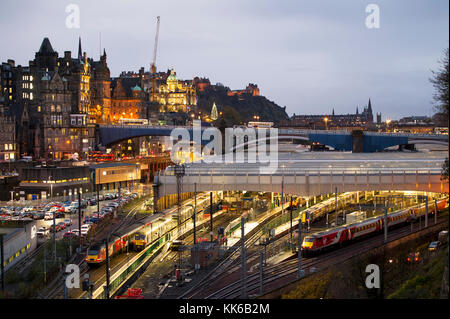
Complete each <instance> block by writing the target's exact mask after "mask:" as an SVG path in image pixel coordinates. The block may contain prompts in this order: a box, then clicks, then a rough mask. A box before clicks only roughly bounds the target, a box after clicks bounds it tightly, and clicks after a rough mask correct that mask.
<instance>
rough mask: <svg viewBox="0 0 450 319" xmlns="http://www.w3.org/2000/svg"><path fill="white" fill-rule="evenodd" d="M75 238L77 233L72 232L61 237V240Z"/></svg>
mask: <svg viewBox="0 0 450 319" xmlns="http://www.w3.org/2000/svg"><path fill="white" fill-rule="evenodd" d="M77 237H78V232H74V231H67V232H65V233H64V235H63V238H77Z"/></svg>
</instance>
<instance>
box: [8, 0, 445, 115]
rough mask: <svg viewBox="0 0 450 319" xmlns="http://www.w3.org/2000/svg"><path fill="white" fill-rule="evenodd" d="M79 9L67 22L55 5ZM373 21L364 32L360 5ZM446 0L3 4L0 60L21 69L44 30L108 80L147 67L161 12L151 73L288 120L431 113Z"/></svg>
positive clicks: (47, 0)
mask: <svg viewBox="0 0 450 319" xmlns="http://www.w3.org/2000/svg"><path fill="white" fill-rule="evenodd" d="M72 3H73V4H77V5H78V6H79V8H80V28H79V29H77V28H67V27H66V19H67V16H68V15H69V13H66V11H65V9H66V6H67V5H69V4H72ZM370 3H375V4H377V5H378V6H379V8H380V28H378V29H375V28H373V29H369V28H367V27H366V23H365V21H366V17H367V15H369V13H366V6H367V5H368V4H370ZM448 6H449V2H448V1H446V0H432V1H430V0H422V1H418V0H395V1H394V0H390V1H380V0H372V1H361V0H347V1H335V0H329V1H328V0H321V1H318V0H305V1H300V0H290V1H288V0H286V1H284V0H276V1H275V0H270V1H269V0H252V1H250V0H227V1H213V0H191V1H185V0H179V1H178V0H177V1H175V0H164V1H162V0H158V1H149V0H89V1H85V0H72V1H66V0H52V1H51V0H36V1H26V0H14V1H5V0H2V1H1V4H0V34H1V49H0V60H1V61H2V62H6V60H7V59H8V58H12V59H14V60H15V61H16V64H22V65H27V64H28V61H29V60H30V59H33V58H34V53H35V52H36V51H38V49H39V46H40V44H41V42H42V39H43V38H44V37H49V39H50V42H51V44H52V46H53V48H54V49H55V50H56V51H58V53H59V54H60V55H63V53H64V51H66V50H71V51H72V53H73V55H76V52H77V45H78V36H81V38H82V45H83V51H86V52H87V54H88V56H91V57H94V58H95V59H98V57H99V50H100V43H99V34H100V33H101V38H102V47H104V48H106V52H107V55H108V64H109V67H110V69H111V74H112V76H117V75H118V74H119V73H120V72H121V71H123V70H133V71H138V69H139V68H140V67H141V66H144V67H145V69H146V70H148V69H149V66H150V63H151V60H152V58H153V44H154V37H155V31H156V16H158V15H159V16H161V25H160V34H159V44H158V55H157V61H156V65H157V68H158V70H167V68H170V67H173V68H174V69H175V71H176V72H177V76H178V77H179V78H181V79H191V78H193V77H194V76H200V77H208V78H209V79H210V80H211V82H212V83H216V82H221V83H223V84H224V85H226V86H229V87H230V88H231V89H240V88H244V87H245V86H246V85H247V84H248V83H256V84H258V86H259V88H260V90H261V94H262V95H264V96H266V97H267V98H268V99H269V100H272V101H274V102H276V103H277V104H278V105H280V106H286V110H287V112H288V114H289V115H292V114H293V113H296V114H321V113H331V110H332V108H333V107H334V108H335V112H336V113H337V114H342V113H354V112H355V109H356V107H357V106H359V107H360V110H361V108H362V106H364V105H366V104H367V101H368V99H369V97H370V98H371V100H372V106H373V110H374V113H375V112H382V114H383V120H385V119H386V118H391V119H397V118H400V117H402V116H407V115H411V114H413V115H432V114H433V106H432V104H433V100H432V96H433V93H434V91H433V87H432V86H431V84H430V83H429V77H430V74H431V72H430V70H432V69H436V68H437V67H438V62H437V61H438V59H440V58H441V56H442V51H443V50H444V49H445V48H446V47H448V43H449V33H448V27H449V16H448V12H449V7H448Z"/></svg>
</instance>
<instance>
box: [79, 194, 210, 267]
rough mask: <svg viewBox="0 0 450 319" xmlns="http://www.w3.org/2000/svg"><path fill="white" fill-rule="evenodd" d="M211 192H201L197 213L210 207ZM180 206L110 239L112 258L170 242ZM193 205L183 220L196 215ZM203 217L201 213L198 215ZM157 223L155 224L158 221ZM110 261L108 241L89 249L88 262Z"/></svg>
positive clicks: (115, 234)
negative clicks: (106, 243)
mask: <svg viewBox="0 0 450 319" xmlns="http://www.w3.org/2000/svg"><path fill="white" fill-rule="evenodd" d="M209 203H210V201H209V194H208V193H205V194H201V195H199V196H198V197H197V212H200V211H202V210H203V209H204V208H205V207H208V206H209ZM177 209H178V208H177V207H173V208H171V209H169V210H167V211H166V212H165V213H164V214H163V215H161V216H159V217H158V216H155V215H152V216H149V217H146V218H144V219H142V220H140V221H136V222H135V223H134V224H132V225H130V226H128V227H126V228H124V229H123V230H119V231H117V232H115V233H113V234H112V235H111V236H110V238H109V242H108V246H109V247H108V251H109V257H110V258H111V257H113V256H115V255H117V254H119V253H121V252H123V251H127V250H133V251H140V250H143V249H144V248H146V247H147V246H148V245H150V244H152V245H154V247H153V248H152V249H154V248H156V247H159V245H161V244H164V243H165V242H167V241H170V240H171V239H172V238H174V237H175V236H176V232H177V225H176V224H175V225H174V223H171V222H172V221H173V220H174V219H173V218H174V217H176V214H175V213H176V212H177ZM192 213H193V208H192V207H190V206H187V207H183V208H182V211H181V218H182V221H181V222H182V223H184V222H185V221H187V220H188V219H190V218H191V217H192ZM197 216H200V215H197ZM156 223H157V225H156V226H155V227H153V225H154V224H156ZM105 260H106V245H105V243H97V244H94V245H91V246H90V247H89V248H88V249H87V252H86V257H85V261H86V263H87V264H88V265H89V266H95V265H99V264H102V263H103V262H105Z"/></svg>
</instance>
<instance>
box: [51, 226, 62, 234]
mask: <svg viewBox="0 0 450 319" xmlns="http://www.w3.org/2000/svg"><path fill="white" fill-rule="evenodd" d="M54 229H55V231H56V232H59V231H60V230H61V226H59V224H56V225H55V227H53V224H52V225H50V227H49V230H50V231H51V232H52V233H53V230H54Z"/></svg>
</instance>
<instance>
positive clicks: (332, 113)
mask: <svg viewBox="0 0 450 319" xmlns="http://www.w3.org/2000/svg"><path fill="white" fill-rule="evenodd" d="M332 115H333V116H334V107H333V113H332Z"/></svg>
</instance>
